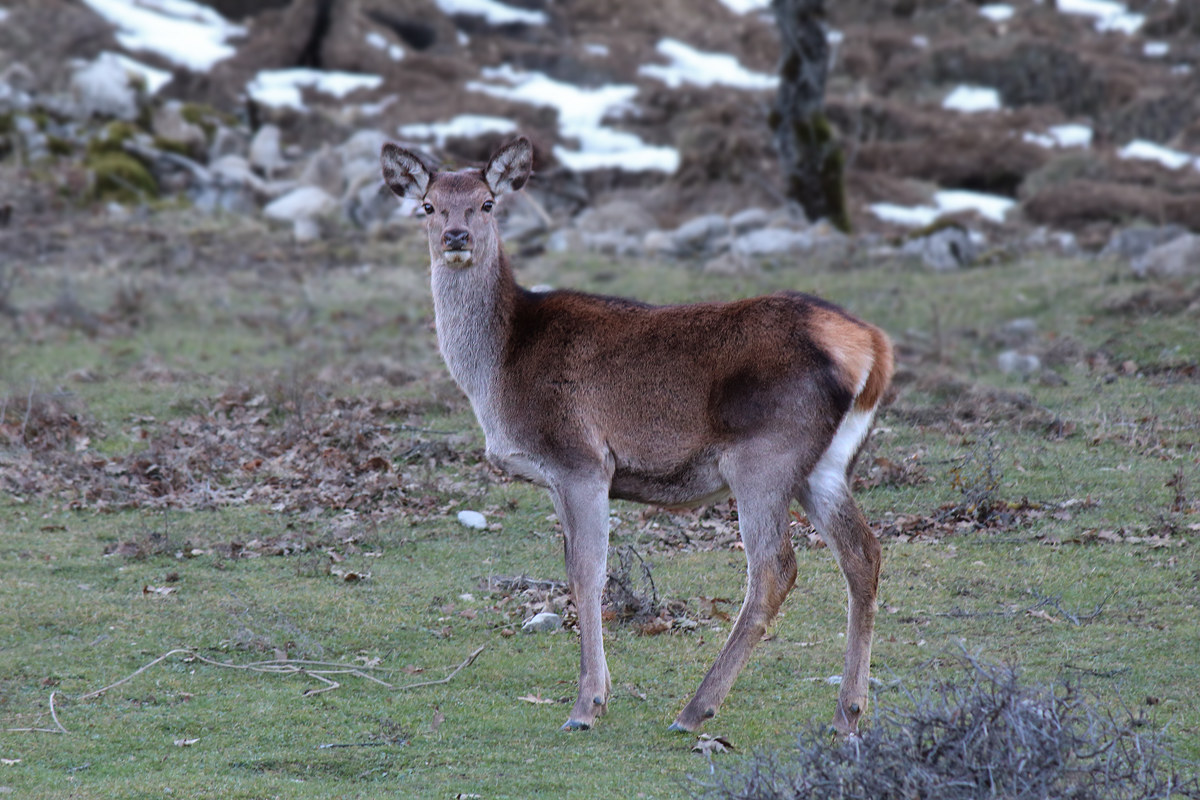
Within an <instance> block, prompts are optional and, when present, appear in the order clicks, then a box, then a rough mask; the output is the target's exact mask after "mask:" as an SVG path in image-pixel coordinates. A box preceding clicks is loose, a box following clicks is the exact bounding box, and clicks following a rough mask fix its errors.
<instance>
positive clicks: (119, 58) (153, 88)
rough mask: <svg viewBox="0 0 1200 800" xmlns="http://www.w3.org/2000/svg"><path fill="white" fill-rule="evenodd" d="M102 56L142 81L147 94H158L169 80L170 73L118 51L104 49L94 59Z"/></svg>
mask: <svg viewBox="0 0 1200 800" xmlns="http://www.w3.org/2000/svg"><path fill="white" fill-rule="evenodd" d="M102 58H103V59H107V60H110V61H113V62H114V63H116V64H117V65H119V66H120V67H121V69H123V70H125V71H126V72H127V73H129V74H130V75H133V76H134V77H136V78H140V79H141V80H142V81H144V82H145V84H146V93H147V94H158V90H159V89H161V88H162V87H164V86H166V85H167V84H168V83H170V82H171V73H169V72H167V71H166V70H163V69H155V68H154V67H152V66H150V65H149V64H143V63H142V62H140V61H136V60H134V59H132V58H130V57H129V56H123V55H121V54H120V53H112V52H109V51H107V50H106V51H104V52H103V53H101V54H100V55H99V56H97V59H96V60H97V61H98V60H100V59H102Z"/></svg>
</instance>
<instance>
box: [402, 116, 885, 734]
mask: <svg viewBox="0 0 1200 800" xmlns="http://www.w3.org/2000/svg"><path fill="white" fill-rule="evenodd" d="M381 160H382V167H383V176H384V180H385V181H386V182H387V185H388V186H389V187H390V188H391V190H392V191H393V192H394V193H395V194H397V195H399V196H400V197H406V198H411V199H414V200H417V201H418V202H420V203H421V204H422V208H423V210H424V212H425V227H426V230H427V233H428V236H429V255H430V259H431V260H432V262H433V264H432V285H433V306H434V316H435V327H436V329H437V340H438V346H439V347H440V349H441V352H442V356H443V358H444V359H445V361H446V366H447V367H449V369H450V373H451V375H452V376H453V377H454V380H455V381H457V383H458V385H459V386H460V387H461V388H462V390H463V391H464V392H465V393H466V395H467V397H468V398H469V399H470V401H471V407H472V408H473V409H474V411H475V415H476V417H477V418H478V420H479V424H480V426H482V428H483V432H484V435H485V437H486V440H487V457H488V459H489V460H490V461H491V462H492V463H494V464H496V465H497V466H499V467H500V468H502V469H504V470H506V471H508V472H510V473H512V474H515V475H517V476H519V477H522V478H525V479H527V480H530V481H533V482H534V483H537V484H540V485H542V486H545V487H546V488H548V489H549V490H550V495H551V497H552V499H553V501H554V508H555V510H556V511H557V513H558V519H559V521H560V522H561V523H562V527H563V531H564V534H565V540H566V544H565V550H566V567H567V582H568V585H569V587H570V592H571V596H572V599H573V600H574V603H575V607H576V610H577V611H578V615H579V633H580V646H581V655H580V671H579V695H578V699H577V700H576V702H575V705H574V707H573V708H572V709H571V713H570V716H569V717H568V718H567V721H566V723H565V724H564V725H563V726H562V727H563V729H564V730H581V729H587V728H590V727H591V726H592V725H593V724H595V722H596V719H597V718H598V717H599V716H600V715H601V714H603V713H604V712H605V710H606V708H607V705H608V698H609V693H610V690H611V682H610V679H609V673H608V665H607V663H606V661H605V657H604V641H603V636H602V630H601V620H600V603H601V593H602V591H603V589H604V585H605V582H606V559H607V555H608V527H609V499H610V498H619V499H625V500H634V501H638V502H641V503H649V504H654V505H660V506H670V507H677V506H689V505H691V506H694V505H699V504H703V503H710V502H713V501H714V500H717V499H720V498H722V497H726V496H728V495H729V494H730V493H732V494H733V496H734V497H736V499H737V509H738V518H739V521H740V523H739V524H740V528H741V536H742V542H743V544H744V546H745V551H746V559H747V562H748V585H747V588H746V599H745V602H744V603H743V605H742V608H741V612H740V613H739V614H738V617H737V621H736V622H735V624H734V626H733V629H732V631H731V632H730V634H729V639H728V640H727V641H726V642H725V645H724V647H723V648H722V649H721V652H720V654H719V655H718V656H717V660H716V662H715V663H714V664H713V666H712V668H711V669H709V671H708V673H707V675H705V677H704V680H703V681H702V682H701V684H700V687H699V689H697V691H696V694H695V695H694V696H693V697H692V699H691V701H690V702H688V704H687V705H686V706H685V707H684V709H683V710H682V711H681V712H680V713H679V715H678V717H676V719H675V721H674V723H673V724H672V725H671V728H672V729H673V730H681V731H695V730H696V729H697V728H699V727H700V725H701V724H702V723H703V722H704V720H706V719H709V718H710V717H712V716H713V715H714V714H716V711H717V708H718V706H720V704H721V702H722V701H723V700H724V699H725V696H726V695H727V694H728V693H729V690H730V687H732V685H733V682H734V680H735V679H736V678H737V675H738V673H739V672H740V671H741V669H742V667H743V666H744V665H745V664H746V661H747V660H748V659H749V657H750V651H751V649H752V648H753V647H754V645H755V644H757V642H758V641H759V639H761V638H762V636H763V633H764V631H765V630H766V628H767V626H768V625H769V624H770V622H771V621H772V620H773V619H774V617H775V615H776V613H777V612H778V611H779V607H780V605H781V604H782V603H783V600H784V597H786V596H787V594H788V592H789V591H790V590H791V588H792V586H793V585H794V584H795V580H796V558H795V554H794V552H793V550H792V545H791V539H790V536H789V533H788V518H789V513H788V508H789V505H790V504H791V501H792V500H798V501H799V503H800V504H801V505H802V506H803V507H804V509H805V510H806V511H807V512H808V516H809V519H810V520H811V521H812V523H813V525H815V526H816V528H817V530H818V532H819V533H820V535H821V537H822V539H823V540H824V541H825V543H826V544H828V546H829V549H830V551H831V552H832V553H833V555H834V557H835V558H836V559H837V563H838V564H839V565H840V567H841V569H842V573H843V575H844V576H845V579H846V590H847V595H848V598H849V619H848V629H847V633H846V660H845V668H844V671H843V674H842V683H841V689H840V692H839V697H838V704H837V709H836V712H835V714H834V720H833V724H834V727H835V728H836V729H837V730H838V731H839V732H841V733H843V734H846V735H849V734H852V733H854V732H855V731H856V730H857V726H858V720H859V717H860V716H861V715H862V714H863V712H864V710H865V709H866V705H867V689H868V672H869V669H870V658H871V636H872V631H873V628H874V621H875V597H876V589H877V586H878V582H879V565H880V548H879V543H878V542H877V540H876V539H875V537H874V535H873V534H872V533H871V530H870V528H869V527H868V526H867V522H866V520H865V519H864V517H863V514H862V512H861V511H860V510H859V508H858V505H857V504H856V503H855V502H854V499H853V498H852V497H851V495H850V489H849V474H850V470H851V468H852V465H853V463H854V460H855V458H856V456H857V454H858V451H859V449H860V448H861V447H862V444H863V441H864V439H865V438H866V435H867V432H868V429H869V428H870V426H871V420H872V418H873V417H874V414H875V410H876V408H877V407H878V406H879V402H880V399H881V398H882V397H883V394H884V391H885V390H886V389H887V386H888V383H889V381H890V380H891V375H892V346H891V342H890V341H889V339H888V337H887V336H886V335H885V334H884V333H883V332H882V331H881V330H879V329H878V328H876V327H874V326H872V325H868V324H867V323H865V322H862V321H860V320H858V319H856V318H855V317H853V316H851V315H850V314H848V313H847V312H845V311H843V310H842V309H840V308H838V307H837V306H834V305H832V304H830V303H827V302H825V301H823V300H820V299H818V298H816V297H812V296H809V295H805V294H800V293H797V292H781V293H779V294H774V295H771V296H769V297H759V298H754V299H749V300H737V301H734V302H728V303H698V304H694V305H675V306H652V305H647V304H645V303H640V302H637V301H634V300H624V299H619V298H615V297H602V296H597V295H591V294H584V293H582V292H575V291H567V290H558V291H549V292H537V293H535V292H531V291H528V290H526V289H523V288H521V287H520V286H518V285H517V283H516V280H515V279H514V277H513V271H512V267H511V265H510V263H509V260H508V257H507V256H506V255H505V253H504V249H503V248H502V246H501V243H500V233H499V229H498V227H497V224H496V220H495V217H494V216H493V214H492V209H493V204H494V203H495V201H496V199H497V198H498V197H500V196H501V195H505V194H508V193H510V192H515V191H517V190H519V189H520V188H521V187H522V186H523V185H524V184H525V182H526V181H527V180H528V178H529V176H530V172H531V170H532V166H533V150H532V147H531V145H530V143H529V141H528V140H527V139H525V138H524V137H522V138H519V139H516V140H515V141H513V142H511V143H510V144H508V145H506V146H504V147H503V148H501V149H500V150H499V151H497V152H496V153H495V154H494V155H493V156H492V158H491V160H490V161H489V162H488V163H487V165H486V166H485V167H484V168H483V169H482V170H480V169H466V170H460V171H457V172H436V171H431V170H430V169H429V168H428V167H426V166H425V164H424V163H423V162H422V161H421V159H420V158H418V157H417V156H416V155H414V154H413V153H411V152H409V151H407V150H405V149H403V148H401V147H399V146H398V145H395V144H390V143H389V144H386V145H384V147H383V152H382V157H381Z"/></svg>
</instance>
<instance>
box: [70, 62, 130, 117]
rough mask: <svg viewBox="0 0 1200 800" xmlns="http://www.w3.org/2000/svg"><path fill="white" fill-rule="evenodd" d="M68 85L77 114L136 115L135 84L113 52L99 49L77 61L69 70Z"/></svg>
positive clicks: (87, 115) (85, 115) (88, 115)
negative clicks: (85, 59)
mask: <svg viewBox="0 0 1200 800" xmlns="http://www.w3.org/2000/svg"><path fill="white" fill-rule="evenodd" d="M70 87H71V96H72V98H73V99H74V101H75V103H76V105H77V107H78V109H79V113H80V115H81V116H84V117H90V116H92V115H93V114H98V115H100V116H104V117H116V118H117V119H124V120H132V119H136V118H137V115H138V92H137V87H136V85H135V84H134V81H133V77H132V76H131V75H130V74H129V71H128V70H126V69H125V67H123V66H122V65H121V63H120V62H119V61H117V58H116V55H115V54H113V53H101V54H100V55H99V56H97V57H96V60H95V61H88V62H85V63H83V64H81V65H79V67H77V68H76V69H75V71H74V72H73V73H72V74H71V82H70Z"/></svg>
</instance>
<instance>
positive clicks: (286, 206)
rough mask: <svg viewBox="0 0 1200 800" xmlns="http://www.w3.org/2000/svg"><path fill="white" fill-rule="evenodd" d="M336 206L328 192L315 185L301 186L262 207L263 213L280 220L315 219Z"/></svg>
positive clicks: (328, 212)
mask: <svg viewBox="0 0 1200 800" xmlns="http://www.w3.org/2000/svg"><path fill="white" fill-rule="evenodd" d="M337 208H338V203H337V200H335V199H334V198H333V197H332V196H330V194H329V193H328V192H326V191H325V190H324V189H321V188H319V187H317V186H301V187H299V188H296V189H293V190H292V191H290V192H288V193H287V194H284V195H283V196H281V197H278V198H276V199H275V200H272V201H271V202H270V203H268V204H267V205H266V207H265V208H263V214H264V215H265V216H267V217H268V218H270V219H274V220H279V221H280V222H292V223H294V222H295V221H296V220H300V219H317V218H319V217H323V216H327V215H328V214H330V213H331V212H332V211H334V210H336V209H337Z"/></svg>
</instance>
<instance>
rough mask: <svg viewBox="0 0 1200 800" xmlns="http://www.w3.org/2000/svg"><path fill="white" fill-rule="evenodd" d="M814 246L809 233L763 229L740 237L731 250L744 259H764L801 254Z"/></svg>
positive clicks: (784, 229)
mask: <svg viewBox="0 0 1200 800" xmlns="http://www.w3.org/2000/svg"><path fill="white" fill-rule="evenodd" d="M812 246H813V237H812V234H810V233H809V232H808V231H793V230H789V229H787V228H762V229H760V230H756V231H751V232H749V233H746V234H743V235H741V236H738V237H737V238H735V239H734V240H733V243H732V244H731V245H730V248H729V249H730V251H731V252H732V253H733V254H734V255H736V256H740V257H742V258H764V257H770V256H780V255H787V254H790V253H799V252H802V251H804V250H809V249H811V248H812Z"/></svg>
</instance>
